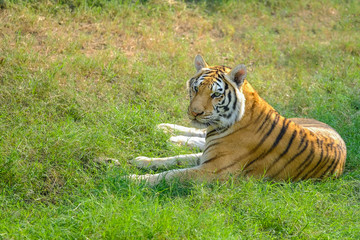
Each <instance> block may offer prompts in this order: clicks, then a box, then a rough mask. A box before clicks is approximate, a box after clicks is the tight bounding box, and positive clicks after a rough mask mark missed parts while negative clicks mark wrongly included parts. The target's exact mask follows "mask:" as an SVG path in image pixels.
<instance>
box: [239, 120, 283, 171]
mask: <svg viewBox="0 0 360 240" xmlns="http://www.w3.org/2000/svg"><path fill="white" fill-rule="evenodd" d="M289 124H290V121H288V120H287V119H286V118H285V119H284V120H283V125H282V128H281V130H280V133H279V134H278V136H277V137H276V139H275V141H274V143H273V144H272V146H271V148H270V149H269V150H267V151H266V152H263V153H262V154H260V155H259V156H258V157H257V158H255V159H253V160H252V161H250V162H249V163H248V164H247V165H246V167H245V168H248V167H249V166H251V165H252V164H253V163H254V162H256V161H257V160H259V159H263V158H264V157H266V155H268V154H269V153H271V152H272V151H273V150H274V149H275V148H276V146H277V145H278V144H279V142H280V140H281V139H282V138H283V136H284V134H285V133H286V131H287V129H288V127H289Z"/></svg>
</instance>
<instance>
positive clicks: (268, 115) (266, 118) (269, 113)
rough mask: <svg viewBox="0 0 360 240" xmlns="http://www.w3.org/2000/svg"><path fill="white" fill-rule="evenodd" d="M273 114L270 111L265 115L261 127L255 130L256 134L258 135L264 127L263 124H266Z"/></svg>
mask: <svg viewBox="0 0 360 240" xmlns="http://www.w3.org/2000/svg"><path fill="white" fill-rule="evenodd" d="M272 113H273V110H270V111H269V112H268V113H267V114H266V117H265V119H264V121H263V122H262V124H261V126H260V127H259V128H258V129H257V130H256V133H258V132H259V131H260V130H261V129H262V128H263V126H264V125H265V123H268V119H269V118H270V116H271V115H272Z"/></svg>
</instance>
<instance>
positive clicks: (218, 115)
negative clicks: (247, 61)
mask: <svg viewBox="0 0 360 240" xmlns="http://www.w3.org/2000/svg"><path fill="white" fill-rule="evenodd" d="M195 68H196V70H197V73H196V74H195V76H194V77H192V78H191V79H190V80H189V81H188V83H187V86H188V91H189V95H190V105H189V107H188V116H189V118H190V120H191V123H192V124H193V125H194V126H195V127H197V128H207V127H209V126H211V127H213V128H214V129H223V128H228V127H230V126H231V125H233V124H234V123H235V122H236V121H239V120H240V119H241V118H242V116H243V114H244V111H245V97H244V94H243V92H242V85H243V83H244V81H245V77H246V67H245V66H244V65H238V66H236V67H235V68H234V69H232V70H231V69H230V68H228V67H225V66H209V65H208V64H207V63H206V62H205V60H204V59H203V58H202V57H201V56H200V55H197V56H196V57H195Z"/></svg>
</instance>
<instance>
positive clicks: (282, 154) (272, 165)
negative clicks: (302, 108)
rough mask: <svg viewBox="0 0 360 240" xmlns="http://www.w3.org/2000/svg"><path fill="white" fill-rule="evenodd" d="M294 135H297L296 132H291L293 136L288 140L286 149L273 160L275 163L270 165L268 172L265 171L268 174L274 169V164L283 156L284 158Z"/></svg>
mask: <svg viewBox="0 0 360 240" xmlns="http://www.w3.org/2000/svg"><path fill="white" fill-rule="evenodd" d="M296 135H297V131H296V130H295V131H294V132H293V134H292V135H291V138H290V140H289V142H288V145H287V147H286V149H285V150H284V151H283V152H282V153H281V154H280V155H279V157H278V158H277V159H275V161H273V162H272V163H271V165H270V167H269V168H268V170H267V171H268V172H270V170H271V168H272V167H274V166H275V164H276V163H277V162H278V161H279V160H280V159H281V158H282V157H283V156H285V154H286V153H287V152H288V151H289V149H290V147H291V145H292V143H293V141H294V139H295V137H296Z"/></svg>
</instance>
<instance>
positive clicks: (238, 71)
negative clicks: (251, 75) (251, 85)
mask: <svg viewBox="0 0 360 240" xmlns="http://www.w3.org/2000/svg"><path fill="white" fill-rule="evenodd" d="M246 74H247V72H246V67H245V65H244V64H241V65H237V66H236V67H235V68H233V69H232V70H231V72H230V73H229V77H230V79H231V80H232V81H234V82H235V83H236V84H237V85H238V87H240V86H241V85H242V84H243V83H244V80H245V77H246Z"/></svg>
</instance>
